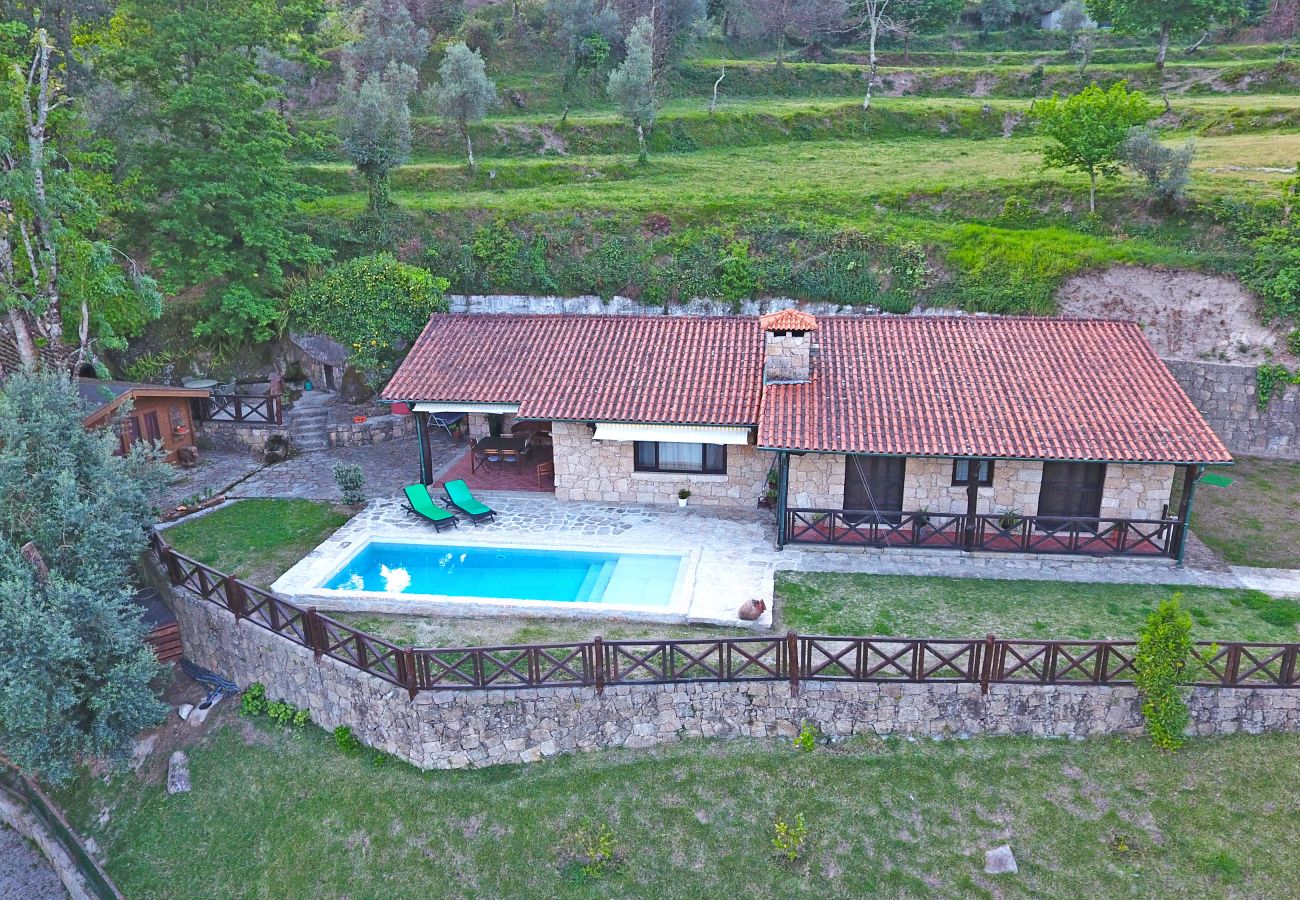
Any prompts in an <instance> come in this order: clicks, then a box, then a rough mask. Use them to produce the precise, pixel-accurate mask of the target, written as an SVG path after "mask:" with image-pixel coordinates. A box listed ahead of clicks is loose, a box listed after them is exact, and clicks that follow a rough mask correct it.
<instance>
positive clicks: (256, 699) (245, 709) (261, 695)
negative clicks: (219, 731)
mask: <svg viewBox="0 0 1300 900" xmlns="http://www.w3.org/2000/svg"><path fill="white" fill-rule="evenodd" d="M239 711H240V713H242V714H243V715H246V716H260V715H262V714H264V713H265V712H266V685H264V684H262V682H260V681H254V682H253V683H252V684H250V685H249V686H248V687H246V688H245V689H244V693H243V696H241V697H240V698H239Z"/></svg>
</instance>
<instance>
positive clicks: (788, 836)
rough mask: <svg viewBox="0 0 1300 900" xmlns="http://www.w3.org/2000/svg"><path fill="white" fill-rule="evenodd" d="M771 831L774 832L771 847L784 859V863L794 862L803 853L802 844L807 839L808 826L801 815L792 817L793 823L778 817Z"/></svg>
mask: <svg viewBox="0 0 1300 900" xmlns="http://www.w3.org/2000/svg"><path fill="white" fill-rule="evenodd" d="M772 829H773V831H774V832H775V834H773V836H772V847H773V849H775V850H776V852H777V853H778V854H779V855H780V856H782V857H784V858H785V861H786V862H791V863H792V862H794V861H795V860H797V859H798V858H799V854H800V853H802V852H803V845H804V842H805V841H806V840H807V839H808V826H807V824H806V823H805V822H804V819H803V813H799V814H798V815H797V816H795V817H794V822H786V821H785V820H784V819H782V818H781V817H780V816H778V817H777V819H776V822H774V823H773V825H772Z"/></svg>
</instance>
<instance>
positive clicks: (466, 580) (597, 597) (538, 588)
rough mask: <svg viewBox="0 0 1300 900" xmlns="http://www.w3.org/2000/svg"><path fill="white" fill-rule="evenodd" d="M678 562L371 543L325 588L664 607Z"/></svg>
mask: <svg viewBox="0 0 1300 900" xmlns="http://www.w3.org/2000/svg"><path fill="white" fill-rule="evenodd" d="M681 564H682V558H681V557H680V556H649V555H642V554H630V555H620V554H617V553H577V552H572V551H568V550H518V549H513V548H505V547H452V546H444V545H439V544H399V543H385V542H381V541H372V542H370V543H369V544H366V546H365V547H363V548H362V549H361V550H360V551H359V552H358V553H357V554H356V555H355V556H353V557H352V559H350V560H348V562H347V564H346V565H345V566H344V567H343V568H342V569H341V570H340V571H339V573H338V574H337V575H335V576H334V577H333V578H331V579H330V580H329V581H327V582H325V584H324V585H322V587H324V588H327V589H330V590H339V591H376V592H380V593H388V594H438V595H442V596H451V597H493V598H499V599H507V600H555V601H560V602H566V603H572V602H584V603H610V604H619V605H624V606H646V607H663V606H667V605H668V603H669V601H670V600H671V599H672V593H673V585H674V584H676V582H677V572H678V570H679V569H680V568H681Z"/></svg>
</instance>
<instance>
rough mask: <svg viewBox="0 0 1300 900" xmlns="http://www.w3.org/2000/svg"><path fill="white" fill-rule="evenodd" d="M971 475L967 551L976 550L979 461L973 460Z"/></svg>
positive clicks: (968, 488)
mask: <svg viewBox="0 0 1300 900" xmlns="http://www.w3.org/2000/svg"><path fill="white" fill-rule="evenodd" d="M966 471H967V473H968V474H969V475H970V480H969V483H968V484H967V485H966V535H965V538H966V549H967V550H974V549H975V517H976V516H977V515H979V504H980V480H979V461H978V460H974V459H972V460H971V461H970V464H969V466H968V467H967V469H966Z"/></svg>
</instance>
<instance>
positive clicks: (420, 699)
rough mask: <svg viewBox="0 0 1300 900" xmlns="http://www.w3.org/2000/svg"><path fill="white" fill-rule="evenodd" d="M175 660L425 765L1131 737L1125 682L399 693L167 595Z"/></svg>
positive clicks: (1240, 706)
mask: <svg viewBox="0 0 1300 900" xmlns="http://www.w3.org/2000/svg"><path fill="white" fill-rule="evenodd" d="M174 605H175V611H176V615H177V619H178V621H179V623H180V627H181V637H182V640H183V642H184V645H185V653H186V656H187V658H189V659H191V660H192V661H194V662H196V663H198V664H199V665H201V666H204V667H206V668H209V669H212V670H214V671H216V672H219V673H221V674H222V675H224V676H226V677H228V678H231V679H232V680H234V681H235V682H236V683H237V684H238V685H239V686H240V687H241V688H242V687H245V686H247V685H249V684H251V683H253V682H261V683H263V684H264V685H266V688H267V693H268V694H269V695H270V696H271V697H272V698H274V699H278V700H286V701H288V702H290V703H292V704H294V705H295V706H298V707H301V708H305V709H307V710H309V711H310V713H311V717H312V721H314V722H315V723H316V724H317V725H320V726H321V727H323V728H327V729H332V728H335V727H337V726H339V725H347V726H349V727H350V728H351V729H352V730H353V732H354V733H355V734H356V735H357V737H358V738H360V739H361V740H362V741H363V742H364V743H366V744H368V745H370V746H372V747H375V748H378V749H380V750H383V751H384V752H386V753H391V754H393V755H394V756H397V757H399V758H401V759H404V760H407V761H408V762H410V763H412V764H413V765H416V766H419V767H421V768H425V769H435V768H462V767H467V766H487V765H494V764H497V763H517V762H532V761H536V760H540V759H542V758H544V757H549V756H554V755H556V754H558V753H565V752H570V751H574V750H598V749H606V748H613V747H628V748H644V747H653V746H655V745H658V744H666V743H673V742H676V741H680V740H682V739H684V738H691V737H716V738H721V737H789V736H792V735H794V734H796V733H797V732H798V729H799V726H800V724H801V723H803V722H811V723H812V724H813V725H815V726H816V727H817V728H818V729H819V730H820V731H821V732H823V733H824V734H828V735H834V736H850V735H855V734H880V735H886V734H899V735H903V734H906V735H926V736H934V737H946V736H959V735H974V734H1024V735H1033V736H1035V737H1087V736H1092V735H1100V734H1117V733H1129V732H1136V731H1139V730H1140V729H1141V727H1142V717H1141V712H1140V709H1139V702H1138V697H1137V692H1136V691H1135V690H1134V689H1132V688H1127V687H1116V688H1105V687H1083V686H1068V685H1045V686H1032V685H994V686H993V687H992V689H991V690H990V693H989V694H988V695H987V696H984V695H981V694H980V690H979V686H978V685H972V684H855V683H844V684H837V683H823V682H805V683H804V684H802V685H801V686H800V689H799V692H798V693H797V694H793V695H792V693H791V691H790V686H789V685H788V684H786V683H784V682H752V683H745V684H733V683H722V682H700V683H694V684H680V685H648V686H635V687H633V686H617V687H610V688H607V689H606V690H605V692H604V694H603V695H601V694H597V693H596V691H595V690H594V689H591V688H537V689H524V690H509V691H447V692H438V693H434V692H424V693H421V694H419V695H417V696H416V698H415V700H414V701H412V700H410V699H409V698H408V695H407V693H406V691H405V690H403V689H401V688H399V687H396V686H394V685H391V684H388V683H387V682H384V681H380V680H379V679H377V678H375V677H373V676H370V675H366V674H365V673H363V672H360V671H358V670H356V669H352V668H349V667H347V666H344V665H342V664H341V663H337V662H334V661H333V660H330V659H328V658H325V659H322V660H321V661H320V662H319V663H317V662H315V661H314V660H313V657H312V653H311V651H309V650H307V649H306V648H303V647H299V646H297V645H296V644H292V643H290V642H289V641H286V640H284V639H283V638H280V637H277V636H275V635H273V634H271V633H270V632H268V631H266V630H265V629H262V628H259V627H257V626H256V625H252V624H250V623H248V622H238V623H236V622H235V621H234V619H233V618H232V617H231V616H230V614H229V613H227V612H225V611H223V610H221V609H220V608H219V607H216V606H214V605H212V604H210V603H207V602H206V601H203V600H200V599H198V598H197V597H195V596H193V595H191V594H189V593H187V592H184V591H178V592H177V593H176V595H175V598H174ZM1190 706H1191V711H1192V724H1191V726H1190V731H1192V732H1193V733H1195V734H1200V735H1211V734H1228V733H1232V732H1238V731H1244V732H1261V731H1300V691H1292V690H1267V689H1265V690H1254V689H1214V688H1197V689H1195V690H1193V691H1192V694H1191V701H1190Z"/></svg>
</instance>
